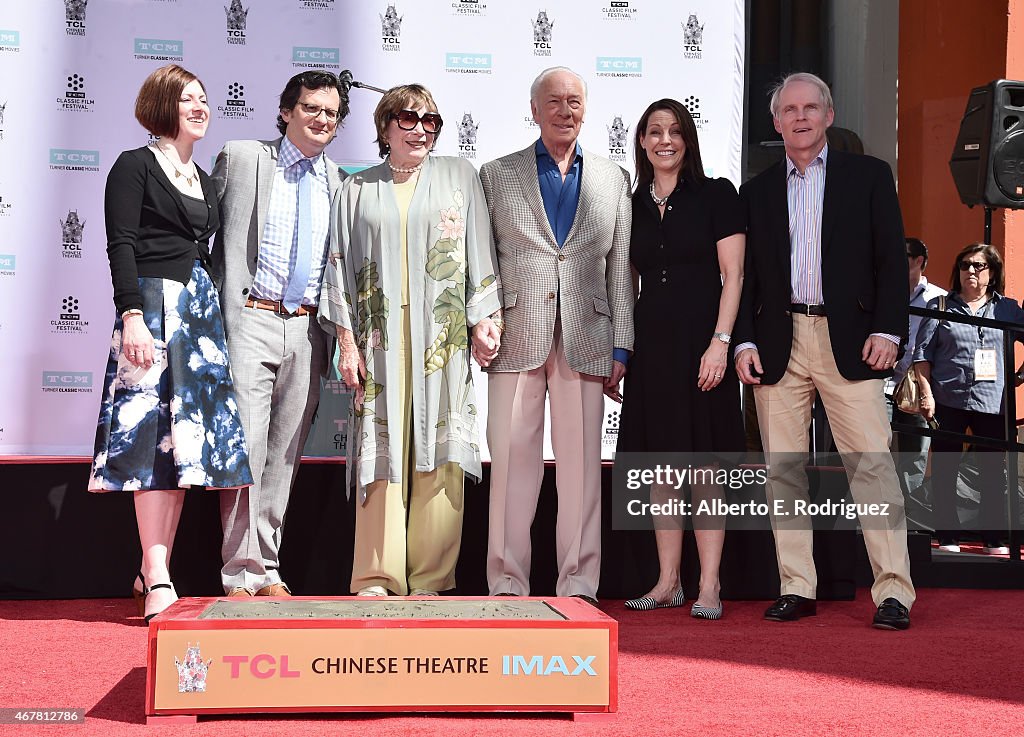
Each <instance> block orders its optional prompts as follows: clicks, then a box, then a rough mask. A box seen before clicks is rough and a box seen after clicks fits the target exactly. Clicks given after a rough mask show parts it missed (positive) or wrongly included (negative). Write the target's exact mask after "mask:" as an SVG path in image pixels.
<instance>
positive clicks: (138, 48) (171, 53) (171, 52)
mask: <svg viewBox="0 0 1024 737" xmlns="http://www.w3.org/2000/svg"><path fill="white" fill-rule="evenodd" d="M184 54H185V44H184V43H182V42H181V41H176V40H174V39H168V38H137V39H135V56H136V57H142V58H145V59H157V60H159V61H170V60H174V59H177V60H181V59H182V57H183V56H184Z"/></svg>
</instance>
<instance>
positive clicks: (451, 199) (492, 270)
mask: <svg viewBox="0 0 1024 737" xmlns="http://www.w3.org/2000/svg"><path fill="white" fill-rule="evenodd" d="M391 179H392V177H391V171H390V169H389V168H388V167H387V165H385V164H381V165H379V166H375V167H373V168H372V169H367V170H366V171H362V172H360V173H358V174H355V175H353V176H351V177H349V178H348V179H347V180H346V181H345V183H344V184H343V185H342V187H341V188H340V189H339V191H338V193H337V195H336V196H335V199H334V205H333V208H332V217H331V254H330V259H329V260H328V263H327V268H326V270H325V273H324V282H323V288H322V291H321V295H320V320H321V322H322V324H324V326H325V327H327V328H328V329H331V330H332V332H333V326H334V325H340V326H341V327H344V328H346V329H348V330H351V331H352V333H353V335H354V337H355V341H356V345H357V346H358V347H359V349H360V351H361V352H362V355H363V360H364V361H365V363H366V380H365V384H366V398H365V402H364V405H363V407H362V409H360V410H353V411H354V415H355V416H354V418H353V421H352V424H351V425H350V428H351V430H350V433H349V438H350V441H349V471H348V475H349V481H350V483H355V484H356V485H357V487H358V489H359V501H360V503H362V502H364V501H365V494H366V487H367V486H368V485H369V484H370V483H371V482H372V481H375V480H378V479H387V480H388V481H390V482H399V481H400V480H401V477H402V473H403V466H404V462H405V459H406V458H408V457H409V449H408V448H405V447H403V444H402V440H403V438H402V432H401V428H402V417H400V411H399V405H400V402H399V401H394V402H389V401H388V388H389V387H392V386H394V387H397V385H398V376H399V371H402V370H404V367H403V366H402V365H401V361H400V359H399V356H398V342H399V341H400V340H401V337H402V324H401V319H402V315H401V313H402V310H401V306H400V305H399V295H400V294H401V289H402V285H401V278H402V268H401V264H400V263H399V252H400V247H401V239H400V235H399V212H398V203H397V201H396V200H395V196H394V192H393V189H392V184H391ZM407 233H408V270H409V318H410V325H411V330H410V332H411V337H412V345H411V346H410V347H409V348H410V350H411V351H412V355H413V363H412V376H409V377H407V379H406V380H407V381H408V382H409V385H410V386H411V393H412V443H413V445H414V451H415V454H414V458H415V470H416V471H421V472H426V471H433V470H434V469H436V468H438V467H439V466H441V465H442V464H444V463H448V462H454V463H458V464H459V465H460V466H461V467H462V469H463V471H464V472H465V473H466V474H467V475H468V476H471V477H472V478H475V479H479V478H480V472H481V467H480V445H479V428H478V424H477V408H476V398H475V394H474V389H473V376H472V373H471V372H470V365H469V357H470V345H471V344H470V336H469V327H470V326H472V325H475V324H476V323H477V322H478V321H479V320H481V319H482V318H485V317H488V316H489V315H491V314H493V313H495V312H497V311H498V309H499V307H500V306H501V293H500V284H499V280H498V278H497V273H498V269H497V258H496V256H495V253H494V243H493V240H492V234H491V224H490V220H489V218H488V215H487V203H486V202H485V201H484V193H483V189H482V188H481V186H480V180H479V178H478V176H477V173H476V170H475V169H474V168H473V165H472V164H470V163H469V162H467V161H465V160H463V159H458V158H454V157H447V156H444V157H442V156H430V157H428V158H427V160H426V161H425V162H424V164H423V168H422V169H421V170H420V174H419V182H418V183H417V184H416V191H415V194H414V195H413V198H412V202H411V203H410V205H409V214H408V226H407ZM329 323H330V324H329ZM332 324H333V325H332ZM416 357H422V358H421V360H417V358H416Z"/></svg>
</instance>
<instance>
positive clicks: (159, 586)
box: [144, 583, 178, 624]
mask: <svg viewBox="0 0 1024 737" xmlns="http://www.w3.org/2000/svg"><path fill="white" fill-rule="evenodd" d="M157 589H170V590H171V591H174V584H173V583H155V584H153V585H152V586H150V587H149V590H148V591H146V596H149V595H150V594H151V593H153V592H154V591H156V590H157ZM174 595H175V599H174V601H177V600H178V599H177V595H178V594H177V592H175V594H174ZM174 601H172V602H171V604H173V603H174ZM171 604H168V605H167V606H165V607H164V608H163V609H161V610H160V611H159V612H153V613H152V614H146V615H144V617H145V619H146V623H147V624H148V623H149V622H150V621H152V619H153V617H155V616H156V615H158V614H160V613H162V612H163V611H164V610H165V609H167V607H169V606H170V605H171Z"/></svg>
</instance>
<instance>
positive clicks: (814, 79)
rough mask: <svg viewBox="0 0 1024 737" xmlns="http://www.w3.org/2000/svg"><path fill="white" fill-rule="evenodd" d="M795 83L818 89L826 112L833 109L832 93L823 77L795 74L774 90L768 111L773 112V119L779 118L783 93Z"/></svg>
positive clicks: (787, 77)
mask: <svg viewBox="0 0 1024 737" xmlns="http://www.w3.org/2000/svg"><path fill="white" fill-rule="evenodd" d="M793 82H806V83H807V84H810V85H814V86H815V87H817V88H818V94H820V95H821V104H822V105H824V106H825V110H831V109H832V92H831V90H829V88H828V85H827V84H825V81H824V80H823V79H822V78H821V77H819V76H817V75H815V74H811V73H810V72H794V73H793V74H790V75H788V76H786V77H785V78H783V80H782V81H781V82H779V83H778V84H777V85H775V86H774V87H773V88H772V99H771V102H770V103H768V109H769V110H771V112H772V117H773V118H777V117H779V97H780V96H781V95H782V91H783V90H784V89H786V87H787V85H790V84H792V83H793Z"/></svg>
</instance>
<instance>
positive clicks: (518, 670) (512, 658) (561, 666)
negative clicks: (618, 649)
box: [501, 655, 597, 676]
mask: <svg viewBox="0 0 1024 737" xmlns="http://www.w3.org/2000/svg"><path fill="white" fill-rule="evenodd" d="M571 657H572V661H573V662H572V670H569V666H568V665H566V662H565V660H564V659H563V658H562V656H561V655H555V656H553V657H550V658H545V657H544V656H543V655H532V656H527V655H502V656H501V675H503V676H553V675H562V676H596V675H597V673H595V672H594V669H593V667H592V666H591V663H593V662H594V658H595V657H597V656H596V655H588V656H586V657H582V656H580V655H573V656H571Z"/></svg>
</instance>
